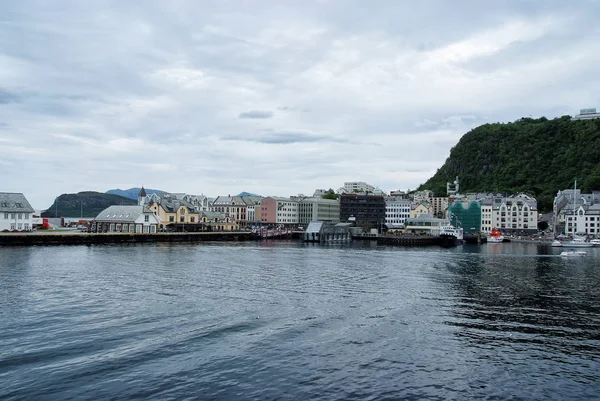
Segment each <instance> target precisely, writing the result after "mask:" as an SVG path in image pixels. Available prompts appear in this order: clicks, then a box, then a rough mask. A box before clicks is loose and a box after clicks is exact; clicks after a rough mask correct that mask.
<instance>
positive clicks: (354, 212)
mask: <svg viewBox="0 0 600 401" xmlns="http://www.w3.org/2000/svg"><path fill="white" fill-rule="evenodd" d="M385 216H386V214H385V198H384V197H383V196H381V195H358V194H344V195H341V196H340V221H341V222H343V223H345V222H348V220H351V221H354V222H355V223H356V224H357V225H364V226H370V227H372V228H374V227H378V226H381V225H383V224H385ZM351 218H352V219H351Z"/></svg>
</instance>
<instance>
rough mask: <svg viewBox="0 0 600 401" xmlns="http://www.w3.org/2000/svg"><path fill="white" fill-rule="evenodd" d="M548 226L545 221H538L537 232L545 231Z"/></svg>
mask: <svg viewBox="0 0 600 401" xmlns="http://www.w3.org/2000/svg"><path fill="white" fill-rule="evenodd" d="M548 227H549V225H548V222H547V221H540V222H539V223H538V230H540V231H546V230H547V229H548Z"/></svg>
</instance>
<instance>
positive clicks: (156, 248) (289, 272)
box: [0, 242, 600, 400]
mask: <svg viewBox="0 0 600 401" xmlns="http://www.w3.org/2000/svg"><path fill="white" fill-rule="evenodd" d="M587 251H588V255H587V256H586V257H584V258H569V259H565V258H560V257H558V256H556V255H557V254H558V250H553V249H551V248H543V247H538V246H536V245H531V244H488V245H483V246H480V247H477V246H472V247H469V246H466V245H465V246H464V247H458V248H455V249H449V250H445V249H440V248H388V247H377V246H375V245H370V244H362V245H361V244H354V245H352V246H350V247H341V246H318V245H304V244H300V243H295V242H270V243H261V244H257V243H250V244H240V245H236V244H233V245H232V244H214V245H210V244H203V245H161V244H157V245H134V246H91V247H88V246H81V247H30V248H0V399H8V400H13V399H14V400H16V399H24V400H32V399H48V400H67V399H78V400H80V399H157V400H159V399H160V400H170V399H178V400H179V399H222V400H248V399H255V400H286V399H324V400H328V399H343V400H352V399H357V400H359V399H360V400H365V399H367V400H383V399H390V400H393V399H413V400H421V399H431V400H450V399H456V400H463V399H490V400H491V399H523V400H533V399H557V400H559V399H577V400H583V399H594V400H597V399H599V397H600V314H599V313H600V266H599V265H600V263H599V262H600V249H590V250H587Z"/></svg>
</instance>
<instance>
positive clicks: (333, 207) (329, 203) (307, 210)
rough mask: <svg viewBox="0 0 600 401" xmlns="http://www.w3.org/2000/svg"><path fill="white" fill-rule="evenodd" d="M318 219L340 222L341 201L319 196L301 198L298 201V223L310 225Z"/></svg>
mask: <svg viewBox="0 0 600 401" xmlns="http://www.w3.org/2000/svg"><path fill="white" fill-rule="evenodd" d="M317 220H318V221H328V222H331V223H339V221H340V202H339V201H337V200H335V199H323V198H318V197H313V198H304V199H301V200H300V201H299V203H298V223H299V224H302V225H308V224H309V223H310V222H311V221H317Z"/></svg>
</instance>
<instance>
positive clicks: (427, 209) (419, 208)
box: [410, 201, 433, 219]
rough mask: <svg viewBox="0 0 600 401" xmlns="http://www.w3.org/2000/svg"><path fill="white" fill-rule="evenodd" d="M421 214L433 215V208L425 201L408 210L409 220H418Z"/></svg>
mask: <svg viewBox="0 0 600 401" xmlns="http://www.w3.org/2000/svg"><path fill="white" fill-rule="evenodd" d="M423 214H433V208H432V207H431V204H430V203H429V202H427V201H423V202H419V203H417V204H415V205H414V207H411V208H410V218H411V219H418V218H419V217H420V216H421V215H423Z"/></svg>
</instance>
